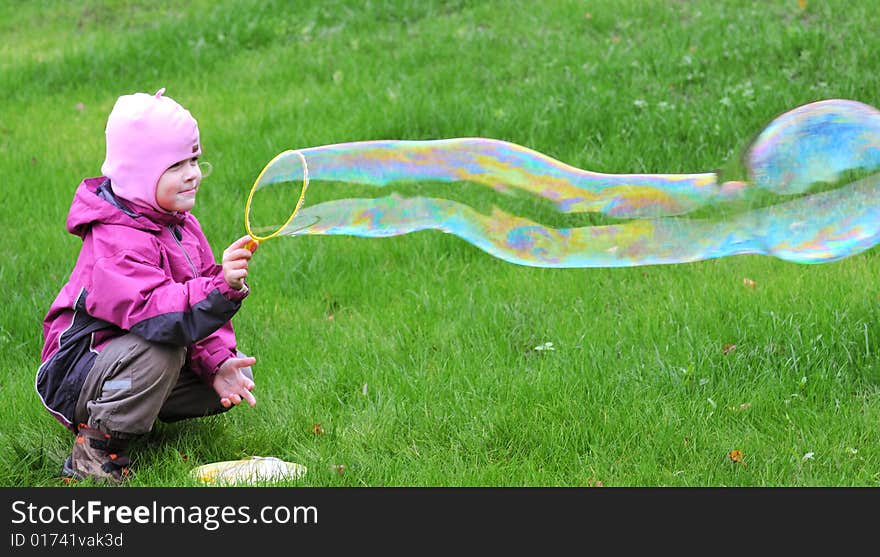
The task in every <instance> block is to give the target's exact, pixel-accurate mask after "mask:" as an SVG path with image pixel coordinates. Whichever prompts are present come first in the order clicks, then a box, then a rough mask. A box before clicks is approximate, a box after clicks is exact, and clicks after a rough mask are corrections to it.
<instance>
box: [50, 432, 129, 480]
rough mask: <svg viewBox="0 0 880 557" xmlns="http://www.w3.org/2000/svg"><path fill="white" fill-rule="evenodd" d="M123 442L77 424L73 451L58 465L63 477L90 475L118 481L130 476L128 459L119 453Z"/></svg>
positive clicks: (75, 477) (94, 477) (98, 478)
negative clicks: (60, 465) (62, 463)
mask: <svg viewBox="0 0 880 557" xmlns="http://www.w3.org/2000/svg"><path fill="white" fill-rule="evenodd" d="M124 448H125V442H123V441H120V440H119V439H115V438H113V437H111V436H110V435H109V434H107V433H104V432H103V431H99V430H97V429H92V428H90V427H89V426H87V425H86V424H79V432H78V433H77V435H76V441H74V443H73V451H72V452H71V454H70V456H69V457H67V460H65V461H64V465H63V466H62V468H61V475H62V476H64V477H65V478H70V479H74V480H83V479H85V478H93V479H96V480H99V481H107V482H110V483H114V484H120V483H122V482H123V481H125V480H126V479H128V478H129V476H130V472H129V465H130V461H129V458H128V457H127V456H125V455H123V454H122V452H121V451H122V449H124Z"/></svg>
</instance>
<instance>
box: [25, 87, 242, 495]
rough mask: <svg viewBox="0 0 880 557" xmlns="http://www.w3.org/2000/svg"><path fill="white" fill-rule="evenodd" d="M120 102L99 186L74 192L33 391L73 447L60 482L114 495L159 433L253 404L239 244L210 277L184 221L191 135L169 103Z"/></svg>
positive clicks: (209, 262)
mask: <svg viewBox="0 0 880 557" xmlns="http://www.w3.org/2000/svg"><path fill="white" fill-rule="evenodd" d="M164 92H165V89H160V90H159V91H158V92H157V93H156V94H155V95H147V94H144V93H135V94H133V95H124V96H121V97H119V99H118V100H117V101H116V104H115V106H114V107H113V110H112V112H111V113H110V117H109V118H108V120H107V128H106V138H107V153H106V158H105V160H104V164H103V166H102V167H101V172H102V173H103V174H104V175H103V176H101V177H97V178H87V179H86V180H84V181H83V182H82V183H81V184H80V185H79V188H78V189H77V190H76V194H75V195H74V198H73V203H72V205H71V207H70V213H69V214H68V216H67V230H68V231H69V232H71V233H72V234H76V235H78V236H80V237H81V238H82V241H83V245H82V248H81V250H80V253H79V258H78V259H77V262H76V266H75V267H74V268H73V272H72V273H71V275H70V278H69V279H68V281H67V284H65V285H64V287H63V288H62V289H61V292H60V293H59V294H58V296H57V298H56V299H55V302H54V303H53V304H52V307H51V308H50V309H49V312H48V314H47V315H46V318H45V320H44V322H43V335H44V338H45V345H44V346H43V352H42V358H41V362H42V363H41V365H40V368H39V369H38V371H37V377H36V389H37V393H38V394H39V395H40V398H41V399H42V401H43V404H44V405H45V406H46V408H47V409H48V410H49V412H50V413H51V414H52V415H53V416H55V418H57V419H58V420H59V421H60V422H61V423H62V424H63V425H64V426H66V427H67V428H68V429H70V430H71V431H72V432H73V433H75V434H76V440H75V442H74V444H73V451H72V454H71V455H70V457H68V458H67V460H66V461H65V462H64V465H63V467H62V474H63V475H64V476H66V477H71V478H77V479H81V478H85V477H92V478H96V479H99V480H109V481H111V482H120V481H122V480H123V479H124V478H125V477H126V476H127V474H128V469H129V460H128V458H127V457H125V456H123V451H124V450H125V448H126V445H127V444H128V443H129V441H130V440H131V439H133V438H135V437H137V436H140V435H143V434H145V433H147V432H149V431H150V430H151V429H152V427H153V423H154V422H155V421H156V419H157V418H158V419H161V420H163V421H166V422H171V421H175V420H180V419H184V418H195V417H199V416H207V415H210V414H216V413H218V412H223V411H225V410H227V409H229V408H231V407H232V406H234V405H237V404H239V403H240V402H241V401H243V400H246V401H247V402H248V403H249V404H250V405H251V406H254V405H255V404H256V399H255V398H254V395H253V394H252V393H251V390H252V389H253V388H254V381H253V374H252V372H251V369H250V366H252V365H253V364H254V363H256V360H255V359H254V358H251V357H246V356H245V355H244V354H242V353H241V352H239V351H238V350H237V349H236V341H235V334H234V332H233V329H232V324H231V323H230V319H231V318H232V316H233V315H235V313H236V312H237V311H238V309H239V307H240V306H241V301H242V300H243V299H244V298H245V296H247V294H248V286H247V284H246V283H245V278H246V277H247V271H248V262H249V260H250V258H251V251H250V250H248V249H245V245H246V244H247V243H248V241H249V240H250V237H248V236H244V237H242V238H239V239H238V240H236V241H235V242H233V243H232V245H230V246H229V247H228V248H226V250H225V251H224V252H223V260H222V265H217V264H216V262H215V260H214V256H213V254H212V252H211V247H210V245H208V241H207V239H206V238H205V235H204V233H203V232H202V229H201V227H200V225H199V222H198V220H196V218H195V217H194V216H193V215H192V214H191V213H190V210H191V209H192V208H193V205H194V204H195V200H196V194H197V192H198V189H199V183H200V182H201V179H202V174H201V170H200V168H199V164H198V159H199V155H200V154H201V153H202V147H201V144H200V143H199V128H198V124H197V123H196V120H195V119H194V118H193V117H192V115H191V114H190V112H189V111H188V110H186V109H185V108H183V107H182V106H180V105H179V104H178V103H177V102H175V101H174V100H172V99H170V98H168V97H165V96H163V94H164Z"/></svg>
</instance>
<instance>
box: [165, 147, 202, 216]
mask: <svg viewBox="0 0 880 557" xmlns="http://www.w3.org/2000/svg"><path fill="white" fill-rule="evenodd" d="M201 182H202V170H201V168H199V157H193V158H191V159H186V160H182V161H180V162H178V163H176V164H173V165H171V166H170V167H169V168H168V170H166V171H165V173H164V174H162V176H160V177H159V183H158V184H157V185H156V203H158V204H159V207H162V208H163V209H165V210H166V211H171V212H182V211H189V210H190V209H192V208H193V205H195V204H196V192H198V191H199V184H200V183H201Z"/></svg>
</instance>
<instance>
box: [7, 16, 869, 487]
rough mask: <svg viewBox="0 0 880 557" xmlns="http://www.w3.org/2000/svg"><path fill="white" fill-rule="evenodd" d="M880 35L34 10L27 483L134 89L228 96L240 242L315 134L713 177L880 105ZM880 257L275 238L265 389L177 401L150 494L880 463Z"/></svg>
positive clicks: (823, 472)
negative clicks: (276, 468) (738, 159)
mask: <svg viewBox="0 0 880 557" xmlns="http://www.w3.org/2000/svg"><path fill="white" fill-rule="evenodd" d="M878 27H880V12H878V10H877V6H876V2H875V1H874V0H853V1H843V0H832V1H829V2H818V1H813V0H807V1H806V2H798V1H796V0H772V1H767V2H763V1H753V2H752V1H744V0H722V1H718V0H715V1H711V2H710V1H704V0H694V1H675V2H673V1H668V2H666V1H659V0H658V1H654V0H645V1H642V0H627V1H612V0H595V1H577V2H576V1H562V0H559V1H549V2H541V3H536V2H527V1H501V0H498V1H486V2H477V1H466V0H459V1H447V2H438V1H435V2H421V1H416V0H397V1H394V0H384V1H383V0H378V1H373V2H369V3H364V2H355V1H342V0H339V1H332V0H331V1H324V2H306V1H298V2H280V1H278V2H272V1H263V0H260V1H257V0H252V1H249V0H246V1H232V0H220V1H204V0H197V1H193V2H189V3H186V7H182V6H181V3H179V2H146V1H122V0H120V1H115V0H106V1H89V2H82V3H71V2H62V1H49V0H45V1H38V2H11V3H4V4H3V5H2V6H0V38H2V40H0V75H2V76H3V81H4V86H3V87H2V89H0V101H2V104H0V106H2V108H0V173H2V176H3V177H4V180H5V185H4V186H3V187H2V199H3V203H2V207H3V209H2V227H3V230H4V233H5V239H4V246H5V248H6V249H5V250H4V251H5V257H4V261H3V263H2V266H0V283H2V284H4V285H5V288H4V291H5V299H4V303H3V304H2V305H0V350H2V354H3V359H2V363H0V368H2V371H0V391H2V393H3V394H4V401H5V403H4V404H3V405H0V424H2V425H0V485H4V486H58V485H63V483H62V482H61V480H60V479H59V474H58V472H59V467H60V464H61V462H62V460H63V458H64V457H65V456H66V455H67V454H68V453H69V451H70V446H71V442H72V436H71V435H70V434H69V433H68V432H67V431H66V430H64V429H63V428H62V427H61V426H60V425H58V424H57V422H56V421H55V420H54V419H53V418H52V417H51V416H50V415H49V414H48V413H47V412H46V411H45V410H44V409H43V407H42V405H41V403H40V400H39V398H38V397H37V395H36V393H35V391H34V375H35V372H36V369H37V367H38V365H39V360H40V350H41V347H42V334H41V321H42V319H43V317H44V315H45V313H46V311H47V310H48V308H49V305H50V304H51V302H52V300H53V299H54V297H55V295H56V294H57V292H58V290H59V289H60V287H61V285H62V284H63V283H64V281H65V278H66V277H67V274H68V273H69V272H70V269H71V268H72V266H73V263H74V261H75V258H76V254H77V253H78V249H79V245H80V240H79V239H78V238H76V237H74V236H71V235H69V234H68V233H67V232H66V231H65V228H64V221H65V217H66V214H67V211H68V208H69V205H70V200H71V198H72V195H73V192H74V189H75V188H76V186H77V184H78V183H79V182H80V180H81V179H82V178H84V177H90V176H97V175H99V174H100V166H101V162H102V161H103V156H104V135H103V131H104V124H105V123H106V118H107V115H108V114H109V111H110V109H111V108H112V106H113V103H114V102H115V100H116V98H117V97H118V96H119V95H122V94H127V93H132V92H135V91H145V92H154V91H155V90H157V89H159V88H160V87H166V88H167V92H166V94H167V95H168V96H170V97H172V98H174V99H175V100H177V101H179V102H180V103H181V104H183V105H184V106H185V107H187V108H189V109H190V110H191V112H192V113H193V115H194V116H195V117H196V118H197V119H198V121H199V126H200V130H201V139H202V143H203V148H204V155H203V160H206V161H209V162H211V163H212V165H213V167H214V170H213V173H212V174H211V176H210V177H209V178H207V179H206V180H205V182H204V183H203V186H202V189H201V191H200V194H199V200H198V203H197V205H196V207H195V209H194V213H195V214H196V215H197V217H198V218H199V220H200V221H201V223H202V225H203V227H204V229H205V232H206V234H207V236H208V238H209V240H211V242H212V245H213V247H214V249H215V253H216V254H217V255H218V256H219V254H220V252H221V251H222V249H223V248H224V247H225V246H226V245H228V244H229V243H230V242H231V241H232V240H234V239H235V238H238V237H239V236H241V235H242V234H244V224H243V211H244V203H245V200H246V198H247V194H248V190H249V188H250V185H251V183H252V182H253V180H254V178H255V177H256V175H257V174H258V173H259V171H260V170H261V169H262V168H263V166H264V165H265V164H266V163H267V162H268V161H269V160H270V159H271V158H272V157H274V156H275V155H276V154H277V153H279V152H281V151H284V150H286V149H293V148H305V147H311V146H318V145H324V144H329V143H336V142H346V141H361V140H371V139H440V138H452V137H488V138H496V139H502V140H505V141H510V142H513V143H517V144H520V145H523V146H526V147H529V148H531V149H534V150H536V151H539V152H541V153H544V154H547V155H549V156H551V157H554V158H556V159H558V160H560V161H563V162H565V163H568V164H570V165H573V166H575V167H578V168H583V169H589V170H593V171H597V172H605V173H636V172H638V173H673V172H686V173H696V172H709V171H713V170H715V169H718V168H720V167H722V165H724V164H725V163H726V162H728V161H729V159H730V157H732V156H733V155H734V153H736V152H738V150H740V149H741V148H742V146H743V145H744V144H745V143H746V142H747V141H748V140H749V139H751V138H752V137H753V136H754V135H755V134H756V133H757V132H759V131H760V130H761V129H762V128H763V127H764V126H765V125H766V124H767V123H768V122H769V121H770V120H771V119H772V118H773V117H775V116H776V115H778V114H780V113H782V112H784V111H786V110H789V109H791V108H793V107H795V106H797V105H800V104H803V103H807V102H811V101H815V100H819V99H827V98H847V99H854V100H859V101H861V102H864V103H867V104H870V105H873V106H880V95H878V91H880V82H878V80H880V71H878V70H880V66H878V63H877V52H880V38H878V35H877V33H876V30H877V29H878ZM307 204H308V200H307ZM878 267H880V261H878V253H877V251H876V250H874V249H872V250H869V251H867V252H865V253H862V254H859V255H855V256H853V257H849V258H847V259H844V260H841V261H839V262H835V263H827V264H822V265H798V264H794V263H790V262H785V261H781V260H779V259H775V258H773V257H766V256H752V255H749V256H736V257H729V258H723V259H716V260H708V261H701V262H696V263H688V264H681V265H664V266H642V267H631V268H619V269H603V268H597V269H542V268H531V267H524V266H518V265H513V264H510V263H506V262H504V261H502V260H500V259H496V258H493V257H491V256H489V255H488V254H486V253H485V252H483V251H481V250H479V249H477V248H476V247H474V246H472V245H470V244H468V243H466V242H464V241H462V240H461V239H460V238H457V237H455V236H452V235H447V234H442V233H440V232H436V231H423V232H418V233H413V234H408V235H404V236H398V237H393V238H386V239H364V238H355V237H343V236H336V237H334V236H308V235H306V236H299V237H295V238H281V239H278V240H273V241H271V242H267V243H266V244H265V245H263V246H261V248H260V251H259V252H258V253H257V255H256V257H255V259H254V262H253V263H252V266H251V276H250V278H249V283H250V285H251V289H252V293H251V295H250V297H249V298H248V299H247V300H246V301H245V303H244V305H243V307H242V310H241V311H240V312H239V313H238V314H237V315H236V317H235V318H234V324H235V327H236V331H237V334H238V340H239V347H240V348H241V349H242V350H243V351H245V352H247V353H248V354H251V355H254V356H256V358H257V360H258V362H257V365H256V366H255V368H254V371H255V374H256V377H257V388H256V390H255V391H254V392H255V395H256V396H257V399H258V404H257V406H256V407H255V408H250V407H247V406H245V407H241V408H236V409H234V410H232V411H231V412H229V413H227V414H225V415H223V416H219V417H212V418H207V419H203V420H195V421H188V422H181V423H176V424H162V423H159V424H157V426H156V428H155V430H154V432H153V433H152V434H151V435H150V436H149V437H147V438H145V439H143V440H141V441H139V442H138V443H137V444H136V446H135V447H134V448H133V450H132V455H133V457H134V458H135V461H136V473H137V475H136V477H135V478H134V480H133V482H132V485H136V486H189V485H197V484H196V483H195V482H194V480H192V479H191V478H190V476H189V473H190V471H191V470H192V469H193V468H195V467H196V466H198V465H200V464H204V463H208V462H214V461H220V460H233V459H238V458H243V457H246V456H249V455H261V456H276V457H279V458H282V459H285V460H290V461H294V462H298V463H300V464H304V465H306V466H307V467H308V468H309V472H308V474H306V476H305V477H304V478H303V479H302V480H300V481H298V482H296V483H295V484H293V485H306V486H589V485H597V484H601V485H604V486H876V485H880V428H878V423H880V342H878V340H880V308H878V303H880V284H878V281H877V280H876V277H877V275H878ZM747 279H748V280H747ZM749 281H753V282H752V283H750V282H749ZM750 284H751V286H750ZM546 342H552V343H553V348H554V350H535V348H536V347H538V346H542V345H544V343H546ZM734 450H736V451H741V455H742V459H741V461H740V462H736V461H734V460H732V459H731V458H730V457H729V453H730V451H734Z"/></svg>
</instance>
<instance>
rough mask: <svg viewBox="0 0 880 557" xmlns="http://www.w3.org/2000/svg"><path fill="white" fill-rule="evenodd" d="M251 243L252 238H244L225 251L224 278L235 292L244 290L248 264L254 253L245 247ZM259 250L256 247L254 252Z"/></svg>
mask: <svg viewBox="0 0 880 557" xmlns="http://www.w3.org/2000/svg"><path fill="white" fill-rule="evenodd" d="M249 242H251V237H250V236H242V237H241V238H239V239H238V240H236V241H234V242H232V244H230V245H229V247H228V248H226V249H225V250H223V278H224V279H225V280H226V284H228V285H229V287H230V288H232V289H234V290H241V289H242V288H244V286H245V284H244V279H246V278H247V274H248V263H249V262H250V259H251V257H252V256H253V255H254V253H253V252H252V251H251V250H249V249H247V248H246V247H245V246H247V245H248V243H249ZM256 250H257V248H256V246H254V251H256Z"/></svg>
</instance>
